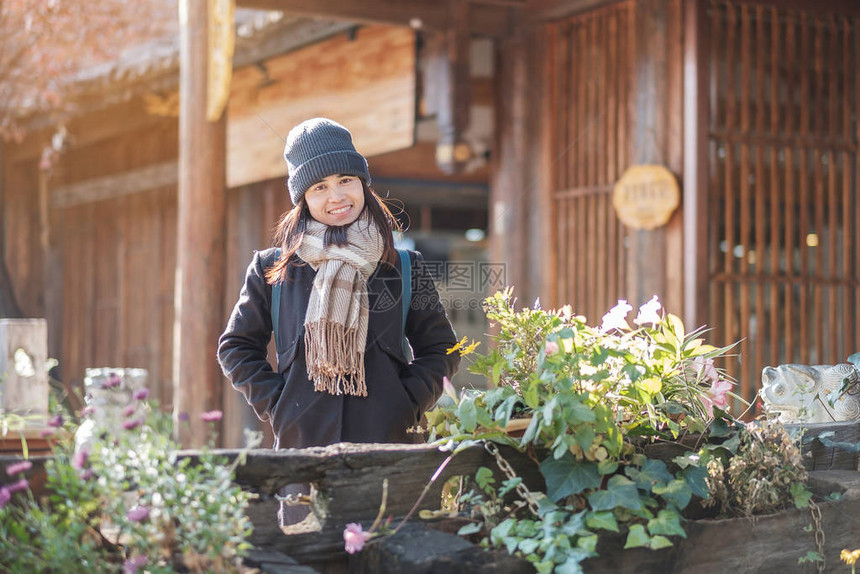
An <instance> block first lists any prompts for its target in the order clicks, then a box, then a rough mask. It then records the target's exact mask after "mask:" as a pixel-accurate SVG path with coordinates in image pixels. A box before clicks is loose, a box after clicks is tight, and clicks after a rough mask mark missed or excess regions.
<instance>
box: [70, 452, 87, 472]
mask: <svg viewBox="0 0 860 574" xmlns="http://www.w3.org/2000/svg"><path fill="white" fill-rule="evenodd" d="M89 458H90V453H89V451H88V450H86V449H81V450H79V451H77V452H75V454H74V455H73V456H72V466H73V467H75V468H76V469H78V470H81V469H82V468H84V467H85V466H86V465H87V460H89Z"/></svg>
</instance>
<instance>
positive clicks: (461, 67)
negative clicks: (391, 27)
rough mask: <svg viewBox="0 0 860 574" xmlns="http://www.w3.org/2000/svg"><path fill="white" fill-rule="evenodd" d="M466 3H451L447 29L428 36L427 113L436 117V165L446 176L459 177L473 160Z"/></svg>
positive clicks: (426, 54)
mask: <svg viewBox="0 0 860 574" xmlns="http://www.w3.org/2000/svg"><path fill="white" fill-rule="evenodd" d="M469 7H470V3H469V2H468V1H467V0H448V29H447V30H446V31H445V32H444V33H430V34H427V36H426V43H425V55H424V58H425V59H426V60H427V66H426V69H425V78H424V85H425V97H426V104H427V110H426V112H427V113H430V114H433V113H435V114H436V125H437V128H438V129H439V141H438V142H437V144H436V165H437V166H438V167H439V169H440V170H441V171H443V172H444V173H449V174H453V173H458V172H460V171H461V170H462V169H463V167H465V165H466V163H467V162H468V161H469V160H470V159H471V158H472V150H471V148H470V147H469V144H468V143H467V142H466V141H465V140H464V139H463V134H464V133H465V132H466V130H467V129H468V127H469V114H470V112H471V100H472V97H471V85H470V83H471V77H470V72H471V58H470V50H471V34H470V31H469V21H470V20H469V14H470V11H469Z"/></svg>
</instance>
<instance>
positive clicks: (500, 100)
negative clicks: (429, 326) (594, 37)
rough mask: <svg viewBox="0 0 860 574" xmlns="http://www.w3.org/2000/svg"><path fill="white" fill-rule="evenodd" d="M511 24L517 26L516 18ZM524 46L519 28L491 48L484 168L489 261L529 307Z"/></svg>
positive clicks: (525, 63) (526, 59)
mask: <svg viewBox="0 0 860 574" xmlns="http://www.w3.org/2000/svg"><path fill="white" fill-rule="evenodd" d="M514 20H515V21H516V22H522V17H520V18H515V19H514ZM528 46H529V43H528V41H527V38H526V33H525V30H524V29H523V26H522V25H517V26H516V29H515V30H514V32H513V33H512V34H511V35H510V36H509V37H507V38H505V39H502V40H500V41H499V44H498V45H497V51H496V54H497V59H498V65H497V66H496V82H497V87H496V94H498V97H497V99H496V110H495V111H496V116H495V122H494V123H495V136H496V141H495V146H494V147H495V150H494V153H493V156H492V158H491V162H492V163H491V167H490V261H491V262H492V263H504V264H505V266H506V267H505V280H506V283H507V284H508V285H513V286H514V295H515V296H516V297H517V298H518V299H519V302H520V304H521V305H530V304H531V303H532V302H533V300H534V297H535V296H537V293H534V292H533V291H532V287H531V285H530V281H529V278H528V273H527V267H526V258H527V255H528V254H530V246H529V234H528V229H527V225H526V222H527V217H526V207H527V206H528V203H527V202H529V201H531V199H530V198H531V195H532V193H533V192H534V190H532V189H529V177H528V174H529V167H530V163H529V162H530V161H532V157H533V155H532V154H531V153H530V152H531V150H530V149H529V146H528V140H527V138H528V118H527V115H528V95H529V86H528V78H529V76H528V65H527V64H528V61H529V60H528ZM532 255H533V256H535V257H541V255H540V254H532Z"/></svg>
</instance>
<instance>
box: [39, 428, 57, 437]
mask: <svg viewBox="0 0 860 574" xmlns="http://www.w3.org/2000/svg"><path fill="white" fill-rule="evenodd" d="M53 435H54V429H42V430H40V431H39V436H40V437H42V438H48V437H49V436H53Z"/></svg>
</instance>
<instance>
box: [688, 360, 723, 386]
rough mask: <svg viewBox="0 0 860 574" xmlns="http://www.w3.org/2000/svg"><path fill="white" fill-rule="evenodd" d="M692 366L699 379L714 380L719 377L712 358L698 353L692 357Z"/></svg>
mask: <svg viewBox="0 0 860 574" xmlns="http://www.w3.org/2000/svg"><path fill="white" fill-rule="evenodd" d="M693 366H694V367H696V378H697V379H699V380H700V381H716V380H717V379H719V378H720V374H719V373H718V372H717V367H716V366H715V365H714V360H713V359H706V358H704V357H703V356H702V355H699V356H698V357H696V358H695V359H693Z"/></svg>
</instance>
